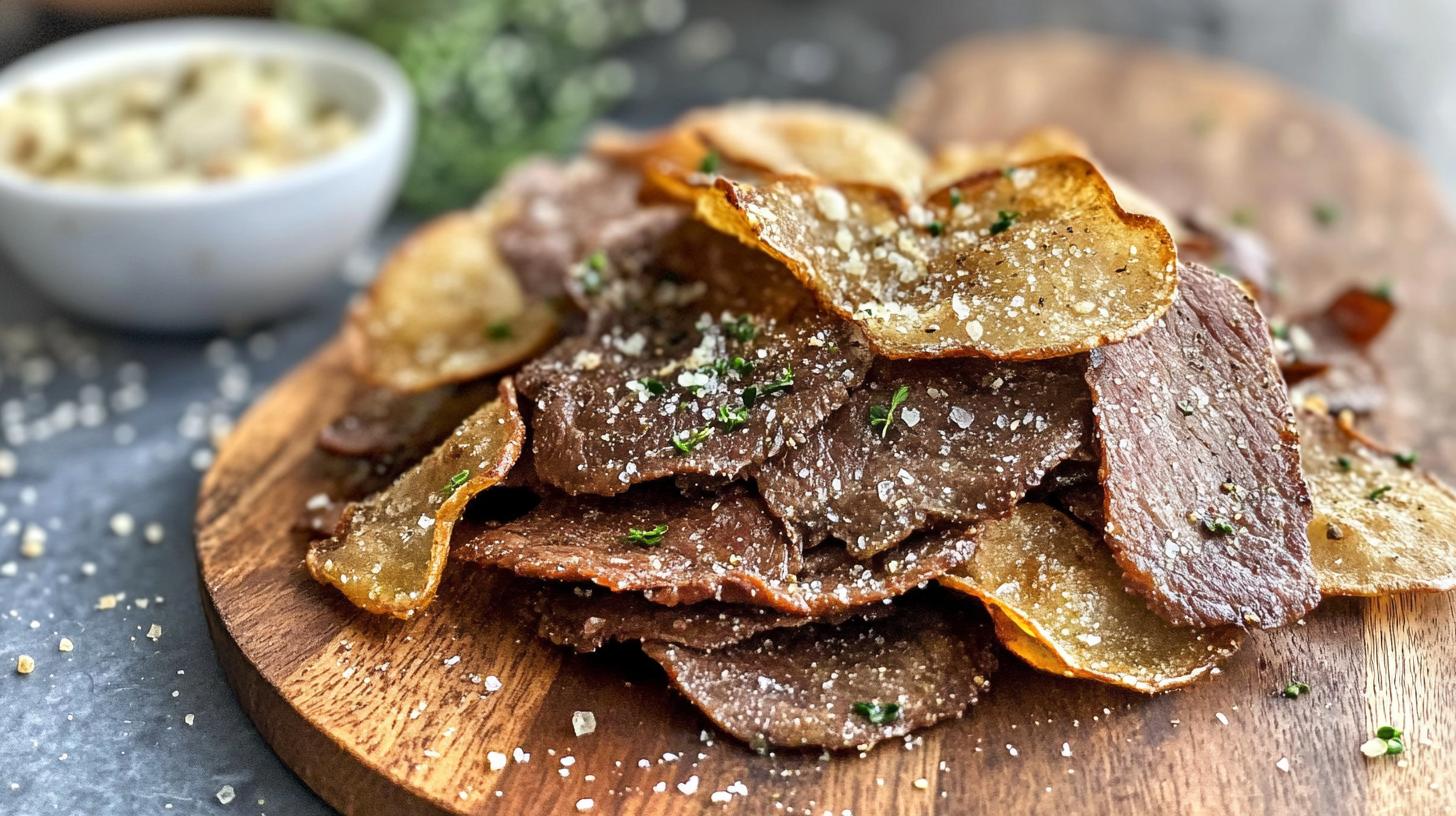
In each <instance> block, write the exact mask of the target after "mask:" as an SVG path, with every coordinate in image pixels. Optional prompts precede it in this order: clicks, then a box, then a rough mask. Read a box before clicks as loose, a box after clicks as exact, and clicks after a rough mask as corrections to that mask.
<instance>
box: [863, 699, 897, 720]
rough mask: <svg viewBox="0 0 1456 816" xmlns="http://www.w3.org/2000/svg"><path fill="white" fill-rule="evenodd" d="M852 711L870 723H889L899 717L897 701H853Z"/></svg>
mask: <svg viewBox="0 0 1456 816" xmlns="http://www.w3.org/2000/svg"><path fill="white" fill-rule="evenodd" d="M854 713H856V714H858V715H860V716H861V717H864V718H865V719H866V720H869V721H870V725H889V724H890V723H892V722H894V721H896V720H898V719H900V704H899V703H855V704H854Z"/></svg>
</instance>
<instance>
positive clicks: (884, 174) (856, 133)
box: [591, 101, 929, 200]
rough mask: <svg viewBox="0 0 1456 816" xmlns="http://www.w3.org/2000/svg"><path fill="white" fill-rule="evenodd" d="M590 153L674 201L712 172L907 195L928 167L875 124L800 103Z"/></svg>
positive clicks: (730, 115) (741, 108) (745, 110)
mask: <svg viewBox="0 0 1456 816" xmlns="http://www.w3.org/2000/svg"><path fill="white" fill-rule="evenodd" d="M591 149H592V150H593V151H594V152H595V153H597V154H598V155H601V156H605V157H608V158H612V159H615V160H617V161H622V162H625V163H627V164H630V165H634V166H636V167H638V168H640V169H642V170H643V171H644V172H646V173H647V174H648V175H649V176H650V177H652V178H653V179H654V181H655V182H656V183H658V185H659V186H660V187H661V189H663V191H665V192H667V193H668V194H669V195H673V196H675V197H677V198H680V199H682V200H692V199H693V198H696V195H697V192H698V191H699V190H700V189H707V188H709V187H710V186H711V185H712V181H713V176H714V175H717V174H719V173H722V174H724V175H728V176H730V177H732V178H738V179H747V178H753V177H756V176H759V175H770V174H771V175H792V176H808V177H812V178H818V179H824V180H827V181H835V182H858V183H863V184H873V185H878V186H882V187H888V188H890V189H893V190H897V191H899V192H900V193H901V194H902V195H906V196H915V195H917V194H918V193H919V192H920V184H921V180H922V179H923V178H924V177H925V175H926V171H927V169H928V167H929V161H928V160H927V158H926V157H925V154H924V152H923V151H921V149H920V147H919V146H918V145H916V144H915V143H914V142H913V141H911V140H910V138H909V137H908V136H906V135H905V134H904V132H902V131H901V130H899V129H898V128H896V127H895V126H893V125H891V124H889V123H888V122H886V121H884V120H883V119H880V118H878V117H875V116H871V115H869V114H866V113H863V112H861V111H857V110H854V109H852V108H843V107H838V106H835V105H826V104H823V103H817V102H802V101H799V102H767V101H750V102H738V103H734V104H730V105H722V106H719V107H714V108H703V109H701V110H695V111H691V112H689V113H688V114H686V115H685V116H683V117H682V118H681V119H679V120H678V121H677V122H675V123H673V124H672V125H671V126H670V127H669V128H667V129H666V130H665V131H661V132H659V133H655V134H648V135H646V136H639V137H636V138H633V137H631V136H630V135H623V134H621V133H607V134H604V135H601V136H599V137H598V138H596V139H595V140H594V141H593V144H592V147H591ZM705 161H706V162H707V164H705ZM715 164H716V165H717V166H716V167H715V166H711V165H715Z"/></svg>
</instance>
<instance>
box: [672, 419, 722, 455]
mask: <svg viewBox="0 0 1456 816" xmlns="http://www.w3.org/2000/svg"><path fill="white" fill-rule="evenodd" d="M712 435H713V429H712V428H711V427H710V426H707V425H705V426H703V427H701V428H695V429H693V430H691V431H683V432H682V433H679V434H676V435H674V436H673V438H672V446H673V447H674V448H677V452H678V453H680V454H682V455H683V456H687V455H688V454H690V453H692V452H693V449H694V448H696V447H697V446H699V445H701V444H703V442H704V441H706V440H707V438H708V437H710V436H712Z"/></svg>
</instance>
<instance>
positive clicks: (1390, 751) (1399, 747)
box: [1385, 739, 1405, 756]
mask: <svg viewBox="0 0 1456 816" xmlns="http://www.w3.org/2000/svg"><path fill="white" fill-rule="evenodd" d="M1385 753H1386V754H1387V755H1389V756H1394V755H1396V754H1403V753H1405V742H1404V741H1403V740H1399V739H1388V740H1386V741H1385Z"/></svg>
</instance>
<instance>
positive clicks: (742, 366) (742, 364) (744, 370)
mask: <svg viewBox="0 0 1456 816" xmlns="http://www.w3.org/2000/svg"><path fill="white" fill-rule="evenodd" d="M728 367H729V368H731V369H733V373H735V374H737V375H738V376H739V377H747V376H748V375H749V374H752V373H753V361H752V360H745V359H743V358H742V357H734V358H733V360H732V362H730V363H728Z"/></svg>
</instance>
